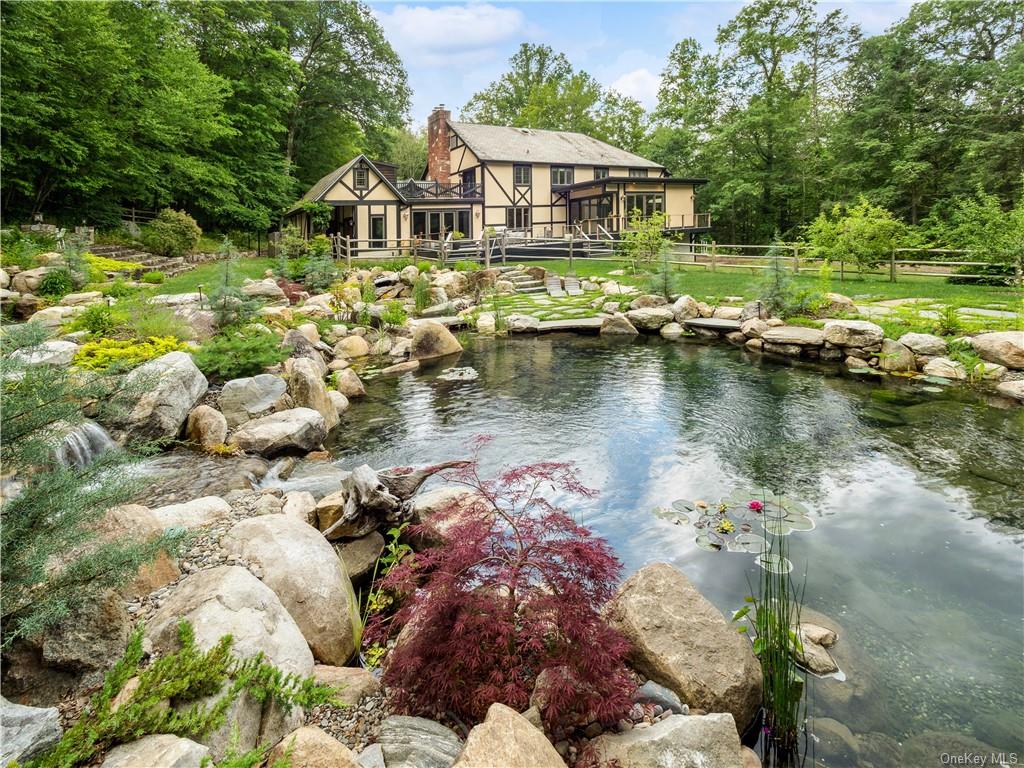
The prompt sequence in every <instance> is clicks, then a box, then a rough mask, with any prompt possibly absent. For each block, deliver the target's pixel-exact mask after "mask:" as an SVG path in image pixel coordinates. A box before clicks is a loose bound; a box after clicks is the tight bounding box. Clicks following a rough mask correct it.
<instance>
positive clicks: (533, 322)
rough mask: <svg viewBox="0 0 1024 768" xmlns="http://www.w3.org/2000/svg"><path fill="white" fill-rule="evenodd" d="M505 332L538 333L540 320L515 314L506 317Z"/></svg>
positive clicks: (531, 316)
mask: <svg viewBox="0 0 1024 768" xmlns="http://www.w3.org/2000/svg"><path fill="white" fill-rule="evenodd" d="M505 330H507V331H508V332H509V333H536V332H537V331H539V330H540V318H537V317H534V316H533V315H524V314H522V313H519V312H514V313H512V314H511V315H508V316H506V317H505Z"/></svg>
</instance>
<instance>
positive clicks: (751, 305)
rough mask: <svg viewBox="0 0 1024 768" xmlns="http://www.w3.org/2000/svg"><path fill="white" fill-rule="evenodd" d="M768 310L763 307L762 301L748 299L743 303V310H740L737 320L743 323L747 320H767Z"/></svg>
mask: <svg viewBox="0 0 1024 768" xmlns="http://www.w3.org/2000/svg"><path fill="white" fill-rule="evenodd" d="M767 319H768V310H767V309H766V308H765V306H764V303H763V302H760V301H748V302H747V303H746V304H744V305H743V311H742V312H740V317H739V320H740V322H741V323H745V322H747V321H748V320H767Z"/></svg>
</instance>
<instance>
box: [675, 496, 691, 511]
mask: <svg viewBox="0 0 1024 768" xmlns="http://www.w3.org/2000/svg"><path fill="white" fill-rule="evenodd" d="M696 508H697V505H696V504H694V503H693V502H692V501H687V500H686V499H676V500H675V501H673V502H672V509H677V510H679V511H680V512H693V511H694V510H695V509H696Z"/></svg>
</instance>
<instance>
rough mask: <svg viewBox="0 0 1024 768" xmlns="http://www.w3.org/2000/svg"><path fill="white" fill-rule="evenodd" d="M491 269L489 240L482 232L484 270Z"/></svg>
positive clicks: (485, 232) (485, 231)
mask: <svg viewBox="0 0 1024 768" xmlns="http://www.w3.org/2000/svg"><path fill="white" fill-rule="evenodd" d="M490 268H491V238H490V236H489V235H488V234H487V230H486V229H485V230H484V269H490Z"/></svg>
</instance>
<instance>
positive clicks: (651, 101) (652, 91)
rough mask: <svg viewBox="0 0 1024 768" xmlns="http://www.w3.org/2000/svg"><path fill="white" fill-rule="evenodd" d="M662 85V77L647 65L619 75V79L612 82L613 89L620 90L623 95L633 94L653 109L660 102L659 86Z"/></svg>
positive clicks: (648, 107) (645, 105)
mask: <svg viewBox="0 0 1024 768" xmlns="http://www.w3.org/2000/svg"><path fill="white" fill-rule="evenodd" d="M660 86H661V77H659V76H658V75H656V74H654V73H653V72H651V70H649V69H647V67H641V68H640V69H634V70H633V71H631V72H626V73H625V74H624V75H619V77H618V79H616V80H614V81H613V82H612V84H611V88H612V90H615V91H618V92H619V93H621V94H622V95H623V96H632V97H633V98H634V99H636V100H637V101H639V102H640V103H641V104H643V105H644V107H645V108H647V109H653V108H654V107H655V106H657V104H658V88H659V87H660Z"/></svg>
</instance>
